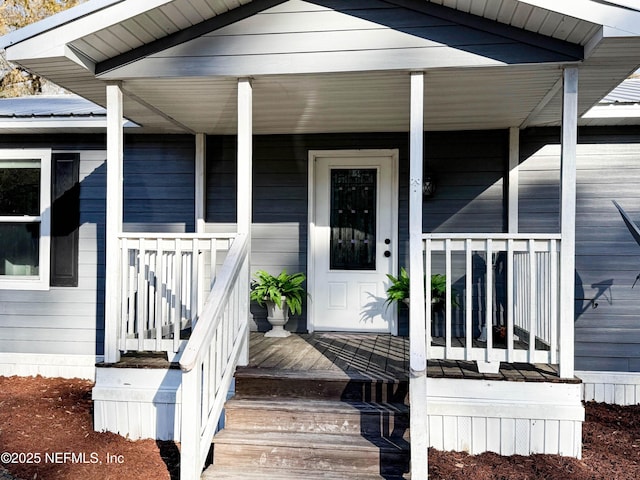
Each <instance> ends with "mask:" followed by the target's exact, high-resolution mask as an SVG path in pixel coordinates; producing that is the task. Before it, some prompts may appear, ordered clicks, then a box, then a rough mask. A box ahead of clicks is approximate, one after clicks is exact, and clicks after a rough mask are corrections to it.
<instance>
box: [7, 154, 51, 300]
mask: <svg viewBox="0 0 640 480" xmlns="http://www.w3.org/2000/svg"><path fill="white" fill-rule="evenodd" d="M50 216H51V151H50V150H0V289H46V288H48V287H49V255H50V254H49V247H50Z"/></svg>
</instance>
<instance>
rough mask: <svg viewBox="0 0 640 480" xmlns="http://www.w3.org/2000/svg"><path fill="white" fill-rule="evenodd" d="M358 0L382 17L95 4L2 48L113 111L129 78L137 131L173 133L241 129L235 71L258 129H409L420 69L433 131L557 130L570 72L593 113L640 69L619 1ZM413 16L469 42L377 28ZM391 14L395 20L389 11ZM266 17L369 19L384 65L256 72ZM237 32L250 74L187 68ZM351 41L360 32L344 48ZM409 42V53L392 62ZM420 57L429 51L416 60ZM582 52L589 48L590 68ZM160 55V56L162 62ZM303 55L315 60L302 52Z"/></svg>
mask: <svg viewBox="0 0 640 480" xmlns="http://www.w3.org/2000/svg"><path fill="white" fill-rule="evenodd" d="M565 3H570V4H571V5H570V6H567V5H565ZM618 3H622V0H618ZM359 4H360V5H366V6H367V8H368V9H369V10H371V11H376V12H377V15H378V16H377V17H375V18H373V19H372V18H370V17H368V18H364V17H363V16H362V15H360V16H358V15H357V14H354V13H353V12H340V13H339V14H338V13H336V10H337V9H339V8H341V7H340V5H342V3H341V2H333V1H322V0H313V1H311V0H310V1H308V2H303V1H299V0H292V1H289V2H283V1H278V0H256V1H243V0H226V1H222V0H147V1H145V2H139V1H137V0H120V1H118V0H91V1H89V2H87V3H86V4H82V5H80V6H79V7H76V8H74V9H71V10H70V11H67V12H63V13H62V14H59V15H56V16H54V17H51V18H49V19H47V20H45V21H43V22H40V23H38V24H35V25H32V26H30V27H27V28H25V29H22V30H19V31H17V32H14V33H12V34H10V35H7V36H5V37H3V38H2V39H0V47H6V49H7V55H8V58H9V59H10V60H12V61H14V62H16V63H19V64H21V65H22V66H24V67H25V68H27V69H28V70H30V71H32V72H34V73H37V74H40V75H42V76H44V77H46V78H48V79H50V80H52V81H53V82H55V83H57V84H59V85H61V86H63V87H65V88H67V89H69V90H71V91H73V92H75V93H77V94H79V95H81V96H83V97H85V98H87V99H89V100H91V101H92V102H94V103H96V104H98V105H103V106H104V105H105V104H106V100H105V82H106V81H120V82H122V87H123V91H124V93H125V104H124V113H125V116H126V117H127V118H129V119H131V120H133V121H135V122H136V123H137V124H139V125H141V127H142V128H141V129H139V130H138V131H145V132H165V133H172V132H176V133H178V132H179V133H183V132H192V133H195V132H203V133H208V134H232V133H235V129H236V94H235V91H236V80H235V78H236V77H237V76H252V77H254V132H255V133H257V134H260V133H264V134H267V133H316V132H349V131H352V132H363V131H370V132H371V131H408V119H409V114H408V112H409V86H408V84H409V78H408V77H409V76H408V75H407V72H409V71H411V70H416V69H420V70H425V71H427V77H426V78H427V79H426V88H425V128H426V129H427V130H464V129H489V128H507V127H513V126H520V127H525V126H534V125H559V123H560V110H561V102H560V90H561V89H560V85H561V68H560V67H561V66H562V65H564V64H574V63H576V62H579V63H580V70H581V72H580V95H579V113H580V114H582V113H584V112H586V111H587V110H588V109H589V108H590V107H592V106H593V105H595V104H596V103H597V102H598V101H599V100H600V99H601V98H603V97H604V96H605V95H606V94H607V93H609V92H610V91H611V90H612V89H613V88H614V87H615V86H616V85H617V84H619V83H620V82H621V81H622V80H623V79H624V78H626V77H627V76H628V74H630V73H631V72H632V71H634V70H635V69H636V67H637V66H638V64H639V63H640V35H639V32H640V12H638V11H636V10H633V9H629V8H626V7H624V5H621V6H616V5H614V2H607V4H606V5H603V4H601V2H597V1H595V0H576V1H572V2H554V1H548V0H483V1H479V2H468V1H462V0H455V1H454V0H395V1H385V2H382V1H377V0H371V1H367V2H359ZM558 4H560V5H558ZM576 6H577V7H576ZM358 8H359V7H358ZM403 9H404V10H407V9H409V10H410V11H411V12H412V14H414V15H416V16H420V15H422V17H423V18H427V17H429V18H436V17H437V18H445V19H446V20H447V21H449V22H452V23H451V24H452V25H456V26H462V27H464V29H466V30H465V31H466V32H471V33H470V34H468V36H467V37H465V38H464V39H462V40H463V41H462V42H460V41H459V40H460V32H462V31H463V28H459V29H458V30H457V31H456V32H455V35H457V37H456V38H457V40H458V42H457V43H456V41H445V40H444V39H442V38H439V39H436V38H435V37H433V36H429V35H422V36H421V35H420V34H418V33H416V32H415V31H411V32H410V31H409V30H407V29H405V28H404V27H402V26H401V25H400V24H398V23H395V24H394V23H393V22H392V21H391V20H389V21H388V22H385V23H384V24H381V23H375V22H373V20H378V19H379V18H383V17H385V16H386V17H387V18H389V19H392V18H393V14H395V13H398V12H400V11H402V10H403ZM381 11H384V12H385V15H382V16H380V12H381ZM264 12H267V14H274V13H277V12H280V13H282V12H285V13H288V15H289V18H287V20H291V18H292V17H291V15H292V12H298V13H300V12H302V13H307V14H310V15H309V16H308V18H312V17H313V16H317V15H318V13H319V12H324V13H327V12H329V13H333V14H335V15H338V16H335V15H334V17H332V18H334V19H335V18H344V19H345V20H346V21H347V24H346V27H352V26H353V25H356V24H358V25H361V26H362V28H363V30H367V27H366V25H365V24H366V23H367V22H369V23H375V26H376V27H377V28H378V29H377V30H376V31H375V32H374V34H373V36H369V37H367V38H370V39H377V40H378V42H379V43H380V42H381V44H380V45H378V46H377V47H375V48H374V47H371V48H368V47H366V46H365V47H361V49H362V52H364V51H365V50H368V52H365V53H369V54H370V57H372V58H374V59H376V60H374V61H372V62H369V63H367V62H364V63H358V62H361V61H362V59H363V58H364V57H363V56H362V55H364V54H362V55H360V54H361V53H362V52H360V53H359V55H360V56H353V54H352V53H349V54H347V57H346V59H345V61H344V62H342V63H341V62H340V61H338V60H335V61H334V59H338V57H337V55H336V51H329V52H328V55H327V57H326V58H327V59H328V60H327V61H323V62H314V61H311V62H309V66H308V67H306V68H301V67H300V62H290V61H288V62H285V61H282V57H279V58H275V57H274V58H273V59H275V60H278V61H277V62H267V63H265V64H266V65H268V66H269V69H268V70H264V69H263V70H260V69H259V68H257V67H256V66H255V65H258V64H259V62H256V61H255V60H256V59H258V58H260V55H261V54H260V52H259V51H257V50H256V48H258V44H259V43H260V42H261V41H262V40H263V38H261V39H259V40H258V41H255V40H254V41H253V42H251V39H252V38H257V37H252V35H251V34H253V33H254V32H255V31H251V28H252V25H253V24H251V23H248V24H247V25H246V26H244V27H243V24H242V22H243V21H245V20H247V19H249V20H250V19H251V18H254V19H255V18H258V15H260V14H262V13H264ZM387 13H388V14H389V15H387ZM273 19H275V16H273V15H272V16H271V17H270V20H273ZM309 22H311V23H309ZM309 22H307V23H305V24H304V25H305V28H307V30H306V32H305V33H318V31H319V32H320V34H321V36H325V38H326V35H327V32H326V31H322V30H316V31H315V32H314V31H313V27H312V25H313V20H310V21H309ZM296 25H298V24H296ZM331 25H332V26H333V25H334V24H333V23H332V24H331ZM269 26H270V28H271V29H272V33H274V34H275V33H278V34H282V33H283V32H291V28H290V27H289V26H288V25H287V23H286V22H285V23H277V22H276V21H275V20H274V21H272V22H271V23H270V24H269ZM325 26H326V24H325ZM234 27H237V28H240V29H241V30H242V29H243V28H244V30H243V31H241V32H240V33H241V34H242V35H244V37H243V39H245V40H246V39H248V41H249V42H250V43H249V47H248V48H249V55H247V56H246V58H245V59H241V60H239V61H238V62H239V63H237V64H238V65H241V66H242V68H236V69H228V70H224V68H222V67H221V65H224V63H225V62H229V61H230V58H231V57H232V56H233V55H232V54H230V53H229V52H226V51H223V52H222V54H221V55H218V56H217V57H216V58H215V59H213V60H211V59H209V60H208V63H207V65H208V66H209V70H207V71H195V72H194V69H193V65H196V64H197V65H202V64H203V62H204V61H203V60H202V59H200V60H197V61H196V63H193V62H192V63H189V62H187V61H186V59H193V58H194V57H193V52H194V51H196V50H197V49H198V48H199V47H198V45H202V39H203V38H205V37H204V36H203V35H207V34H209V33H211V32H220V29H223V28H234ZM324 30H326V28H325V29H324ZM337 30H339V29H337ZM373 30H374V29H372V31H373ZM518 32H520V33H518ZM332 33H334V32H332ZM234 35H236V36H235V37H234ZM491 35H493V36H496V35H497V36H501V37H503V38H509V40H510V41H511V40H513V41H514V42H515V43H514V44H513V45H512V47H514V48H515V49H516V51H517V52H518V58H515V57H509V58H505V57H504V52H505V51H506V50H505V48H506V47H505V46H504V45H497V44H495V45H494V47H495V48H493V49H492V48H485V49H484V50H483V51H482V52H481V53H479V51H473V50H472V49H471V48H470V47H469V38H471V37H474V38H480V40H478V42H479V43H481V44H482V45H485V46H486V45H490V44H491V41H490V40H489V39H490V36H491ZM208 38H209V41H207V42H206V43H205V46H206V47H207V48H212V46H213V47H215V48H223V47H224V46H225V42H227V43H228V42H229V41H230V39H232V38H233V39H234V40H237V39H238V38H239V35H238V32H237V31H236V32H235V33H231V34H228V35H218V36H216V35H213V36H212V37H208ZM353 39H354V37H353V36H350V37H349V38H348V39H347V41H349V42H352V41H354V40H353ZM399 39H401V40H402V41H408V42H409V44H403V45H401V47H402V48H401V49H398V50H396V53H395V54H394V51H393V50H392V49H397V47H398V45H397V44H396V43H395V42H396V41H398V40H399ZM438 40H440V41H438ZM197 42H200V43H197ZM385 42H386V44H385ZM412 42H413V43H412ZM465 42H467V43H465ZM483 42H484V43H483ZM320 44H321V45H324V43H322V41H321V43H320ZM43 45H46V47H45V48H43ZM315 45H317V44H314V45H311V50H313V48H315ZM434 45H436V46H438V47H442V48H440V49H439V50H438V51H439V52H440V53H438V54H437V55H436V54H433V53H432V52H435V51H436V49H434V48H432V49H430V50H428V49H427V46H434ZM496 45H497V47H496ZM170 49H173V51H174V52H176V54H175V55H172V56H171V57H167V55H166V54H164V52H167V51H169V50H170ZM419 49H422V50H421V51H420V52H419V53H420V55H408V53H409V52H417V51H418V50H419ZM346 50H348V49H346V48H345V49H344V51H346ZM382 50H384V51H385V53H384V55H382V54H381V51H382ZM344 51H343V52H340V53H344ZM496 51H499V52H500V55H501V56H498V55H497V54H496V53H495V52H496ZM422 52H424V53H422ZM543 52H546V54H545V55H548V58H545V56H544V55H542V53H543ZM576 52H580V53H581V54H582V53H583V55H584V59H583V60H581V59H580V58H579V57H581V56H582V55H576ZM284 53H287V54H290V53H292V52H291V51H289V52H284ZM314 53H316V52H314ZM163 54H164V57H163ZM159 57H163V59H162V61H161V62H160V66H159V67H157V59H158V58H159ZM302 57H304V58H306V59H308V58H311V57H312V56H311V55H310V52H303V53H302ZM302 57H300V56H298V59H299V58H302ZM236 58H237V57H236ZM380 58H383V61H380V60H379V59H380ZM154 59H155V60H154ZM452 59H453V60H452ZM354 60H357V61H355V62H354ZM153 61H156V63H155V64H154V65H156V66H155V67H154V68H155V70H154V68H151V65H152V63H153ZM376 62H377V63H376ZM354 64H357V65H359V66H357V68H356V67H354V66H353V65H354ZM212 65H214V66H215V68H214V69H213V70H212V69H211V66H212ZM96 72H98V73H96Z"/></svg>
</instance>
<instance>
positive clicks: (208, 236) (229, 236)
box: [118, 232, 237, 240]
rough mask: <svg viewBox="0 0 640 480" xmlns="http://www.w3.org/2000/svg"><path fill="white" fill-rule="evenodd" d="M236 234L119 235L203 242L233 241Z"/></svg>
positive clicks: (125, 233) (132, 233)
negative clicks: (200, 240)
mask: <svg viewBox="0 0 640 480" xmlns="http://www.w3.org/2000/svg"><path fill="white" fill-rule="evenodd" d="M236 236H237V234H236V233H176V232H167V233H151V232H122V233H120V234H119V235H118V238H120V239H124V238H133V239H139V238H163V239H164V238H166V239H168V240H175V239H182V238H184V239H185V240H190V239H203V240H211V239H233V238H234V237H236Z"/></svg>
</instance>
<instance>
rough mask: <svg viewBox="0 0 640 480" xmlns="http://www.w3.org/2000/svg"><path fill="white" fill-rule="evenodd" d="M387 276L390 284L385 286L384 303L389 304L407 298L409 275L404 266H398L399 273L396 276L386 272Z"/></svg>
mask: <svg viewBox="0 0 640 480" xmlns="http://www.w3.org/2000/svg"><path fill="white" fill-rule="evenodd" d="M387 278H388V279H389V281H390V282H391V285H389V288H387V300H386V301H385V302H384V303H385V305H390V304H391V303H393V302H402V301H403V300H404V299H405V298H409V275H408V274H407V271H406V270H405V269H404V267H401V268H400V274H399V275H398V276H397V277H394V276H393V275H391V274H389V273H388V274H387Z"/></svg>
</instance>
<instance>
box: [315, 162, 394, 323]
mask: <svg viewBox="0 0 640 480" xmlns="http://www.w3.org/2000/svg"><path fill="white" fill-rule="evenodd" d="M309 172H310V181H309V186H310V189H309V200H310V209H309V219H310V229H309V281H308V283H309V287H310V292H309V293H310V296H311V298H310V300H309V303H310V305H311V308H310V309H309V312H308V314H309V321H308V325H309V330H310V331H313V330H324V331H352V332H387V333H393V334H397V325H396V311H395V306H394V305H385V300H386V287H387V286H388V284H389V280H388V278H387V274H395V273H396V265H397V261H398V260H397V251H398V248H397V243H398V241H397V237H398V153H397V151H396V150H334V151H312V152H310V153H309Z"/></svg>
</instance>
